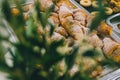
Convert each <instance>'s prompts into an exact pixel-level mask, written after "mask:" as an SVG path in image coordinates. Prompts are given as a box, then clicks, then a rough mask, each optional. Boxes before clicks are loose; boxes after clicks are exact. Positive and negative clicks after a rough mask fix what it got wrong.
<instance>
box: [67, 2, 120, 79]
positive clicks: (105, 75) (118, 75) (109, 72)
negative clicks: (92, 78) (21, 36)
mask: <svg viewBox="0 0 120 80" xmlns="http://www.w3.org/2000/svg"><path fill="white" fill-rule="evenodd" d="M69 1H70V2H71V3H72V4H74V5H75V6H76V7H77V8H81V9H83V10H85V12H86V13H87V14H90V12H89V11H87V10H86V9H85V8H84V7H82V6H81V5H80V4H79V3H78V2H77V1H76V0H69ZM117 15H118V14H117ZM114 17H118V16H116V15H115V16H112V17H109V18H108V19H107V20H106V22H107V23H108V25H112V27H113V26H115V25H117V24H118V23H120V20H119V21H114V24H113V23H112V22H111V19H113V18H114ZM118 35H120V34H118V33H117V31H116V32H115V31H114V29H113V33H112V35H111V37H112V38H113V39H115V40H116V41H117V42H120V36H118ZM98 80H120V69H118V68H117V67H114V68H110V67H109V66H107V65H106V66H104V70H103V72H102V74H101V75H100V76H98Z"/></svg>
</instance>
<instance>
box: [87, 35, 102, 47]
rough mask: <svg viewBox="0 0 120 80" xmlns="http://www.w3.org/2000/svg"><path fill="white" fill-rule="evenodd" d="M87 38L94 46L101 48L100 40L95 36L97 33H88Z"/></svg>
mask: <svg viewBox="0 0 120 80" xmlns="http://www.w3.org/2000/svg"><path fill="white" fill-rule="evenodd" d="M88 40H89V42H90V43H91V44H92V45H93V46H95V47H100V48H102V46H103V43H102V40H101V39H100V38H99V37H98V36H97V34H92V35H90V36H89V37H88Z"/></svg>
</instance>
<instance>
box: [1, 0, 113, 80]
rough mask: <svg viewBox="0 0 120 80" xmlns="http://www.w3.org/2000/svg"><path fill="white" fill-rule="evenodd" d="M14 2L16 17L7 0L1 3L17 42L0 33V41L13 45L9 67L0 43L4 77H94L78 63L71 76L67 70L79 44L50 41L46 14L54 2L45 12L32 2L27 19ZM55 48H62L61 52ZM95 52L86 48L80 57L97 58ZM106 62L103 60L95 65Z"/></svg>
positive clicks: (37, 79)
mask: <svg viewBox="0 0 120 80" xmlns="http://www.w3.org/2000/svg"><path fill="white" fill-rule="evenodd" d="M16 4H17V8H18V9H19V11H20V13H19V14H18V15H16V16H14V15H12V13H11V8H10V5H9V3H8V0H3V4H2V12H3V16H4V18H5V19H6V20H7V22H8V24H9V25H10V26H11V28H12V29H13V31H14V33H15V35H16V36H17V38H18V41H17V42H11V41H9V40H8V39H6V38H3V37H2V36H0V41H1V40H6V41H8V42H10V43H11V44H12V45H13V46H14V50H12V49H11V48H8V52H9V54H10V55H11V61H12V66H9V65H8V64H7V63H6V60H5V54H6V53H5V52H4V50H2V46H1V45H0V71H3V72H6V73H8V78H9V79H11V80H95V78H94V79H92V78H90V77H89V75H88V73H87V72H86V71H84V70H82V68H81V64H78V66H79V67H78V71H77V72H76V73H74V75H73V76H71V75H70V70H71V69H72V68H73V66H74V65H75V64H76V63H75V62H76V61H77V60H78V59H76V58H77V57H78V54H79V50H80V48H81V47H80V46H79V45H76V44H74V45H73V46H71V47H69V46H67V44H66V43H65V40H64V39H61V40H58V41H56V40H50V37H51V36H52V35H53V32H54V28H55V27H54V26H53V25H52V24H51V23H49V22H48V17H49V16H50V14H51V12H52V11H53V9H54V5H53V6H51V7H50V8H49V9H48V10H47V11H45V12H41V10H40V8H39V6H40V4H39V2H36V3H35V7H34V10H33V12H34V13H31V15H30V17H29V19H28V20H26V21H25V20H24V16H23V14H22V13H23V10H22V8H21V7H20V4H19V3H17V2H16ZM100 16H101V15H100ZM102 19H103V18H102ZM100 20H101V19H100ZM98 22H99V21H98ZM46 25H49V26H50V31H49V32H47V33H46V32H45V28H46V27H47V26H46ZM96 26H97V25H96ZM38 28H41V29H42V30H43V33H42V34H40V33H39V32H38ZM91 29H94V28H91ZM58 49H62V53H61V51H60V50H58ZM96 54H99V52H97V51H96V50H94V49H91V50H90V49H89V50H86V52H85V53H83V56H82V57H83V58H84V57H90V58H91V59H92V58H93V57H96V56H97V57H98V55H96ZM80 60H81V59H80ZM81 61H82V60H81ZM107 63H108V62H107V61H104V63H99V64H100V65H105V64H107ZM111 64H112V63H111ZM96 66H97V65H96ZM83 67H84V66H83Z"/></svg>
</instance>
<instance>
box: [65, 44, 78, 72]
mask: <svg viewBox="0 0 120 80" xmlns="http://www.w3.org/2000/svg"><path fill="white" fill-rule="evenodd" d="M78 49H79V48H78V46H73V51H72V52H71V53H70V54H69V55H66V57H65V62H66V64H67V69H68V70H70V69H71V68H72V67H73V65H74V61H75V58H76V54H77V51H78Z"/></svg>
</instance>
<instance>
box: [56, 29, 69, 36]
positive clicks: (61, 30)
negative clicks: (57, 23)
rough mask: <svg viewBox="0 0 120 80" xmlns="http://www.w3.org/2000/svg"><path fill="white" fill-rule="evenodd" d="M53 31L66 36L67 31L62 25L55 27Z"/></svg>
mask: <svg viewBox="0 0 120 80" xmlns="http://www.w3.org/2000/svg"><path fill="white" fill-rule="evenodd" d="M55 32H57V33H60V34H61V35H63V36H65V37H67V36H68V33H67V32H66V30H65V29H64V28H63V27H57V28H56V29H55Z"/></svg>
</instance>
